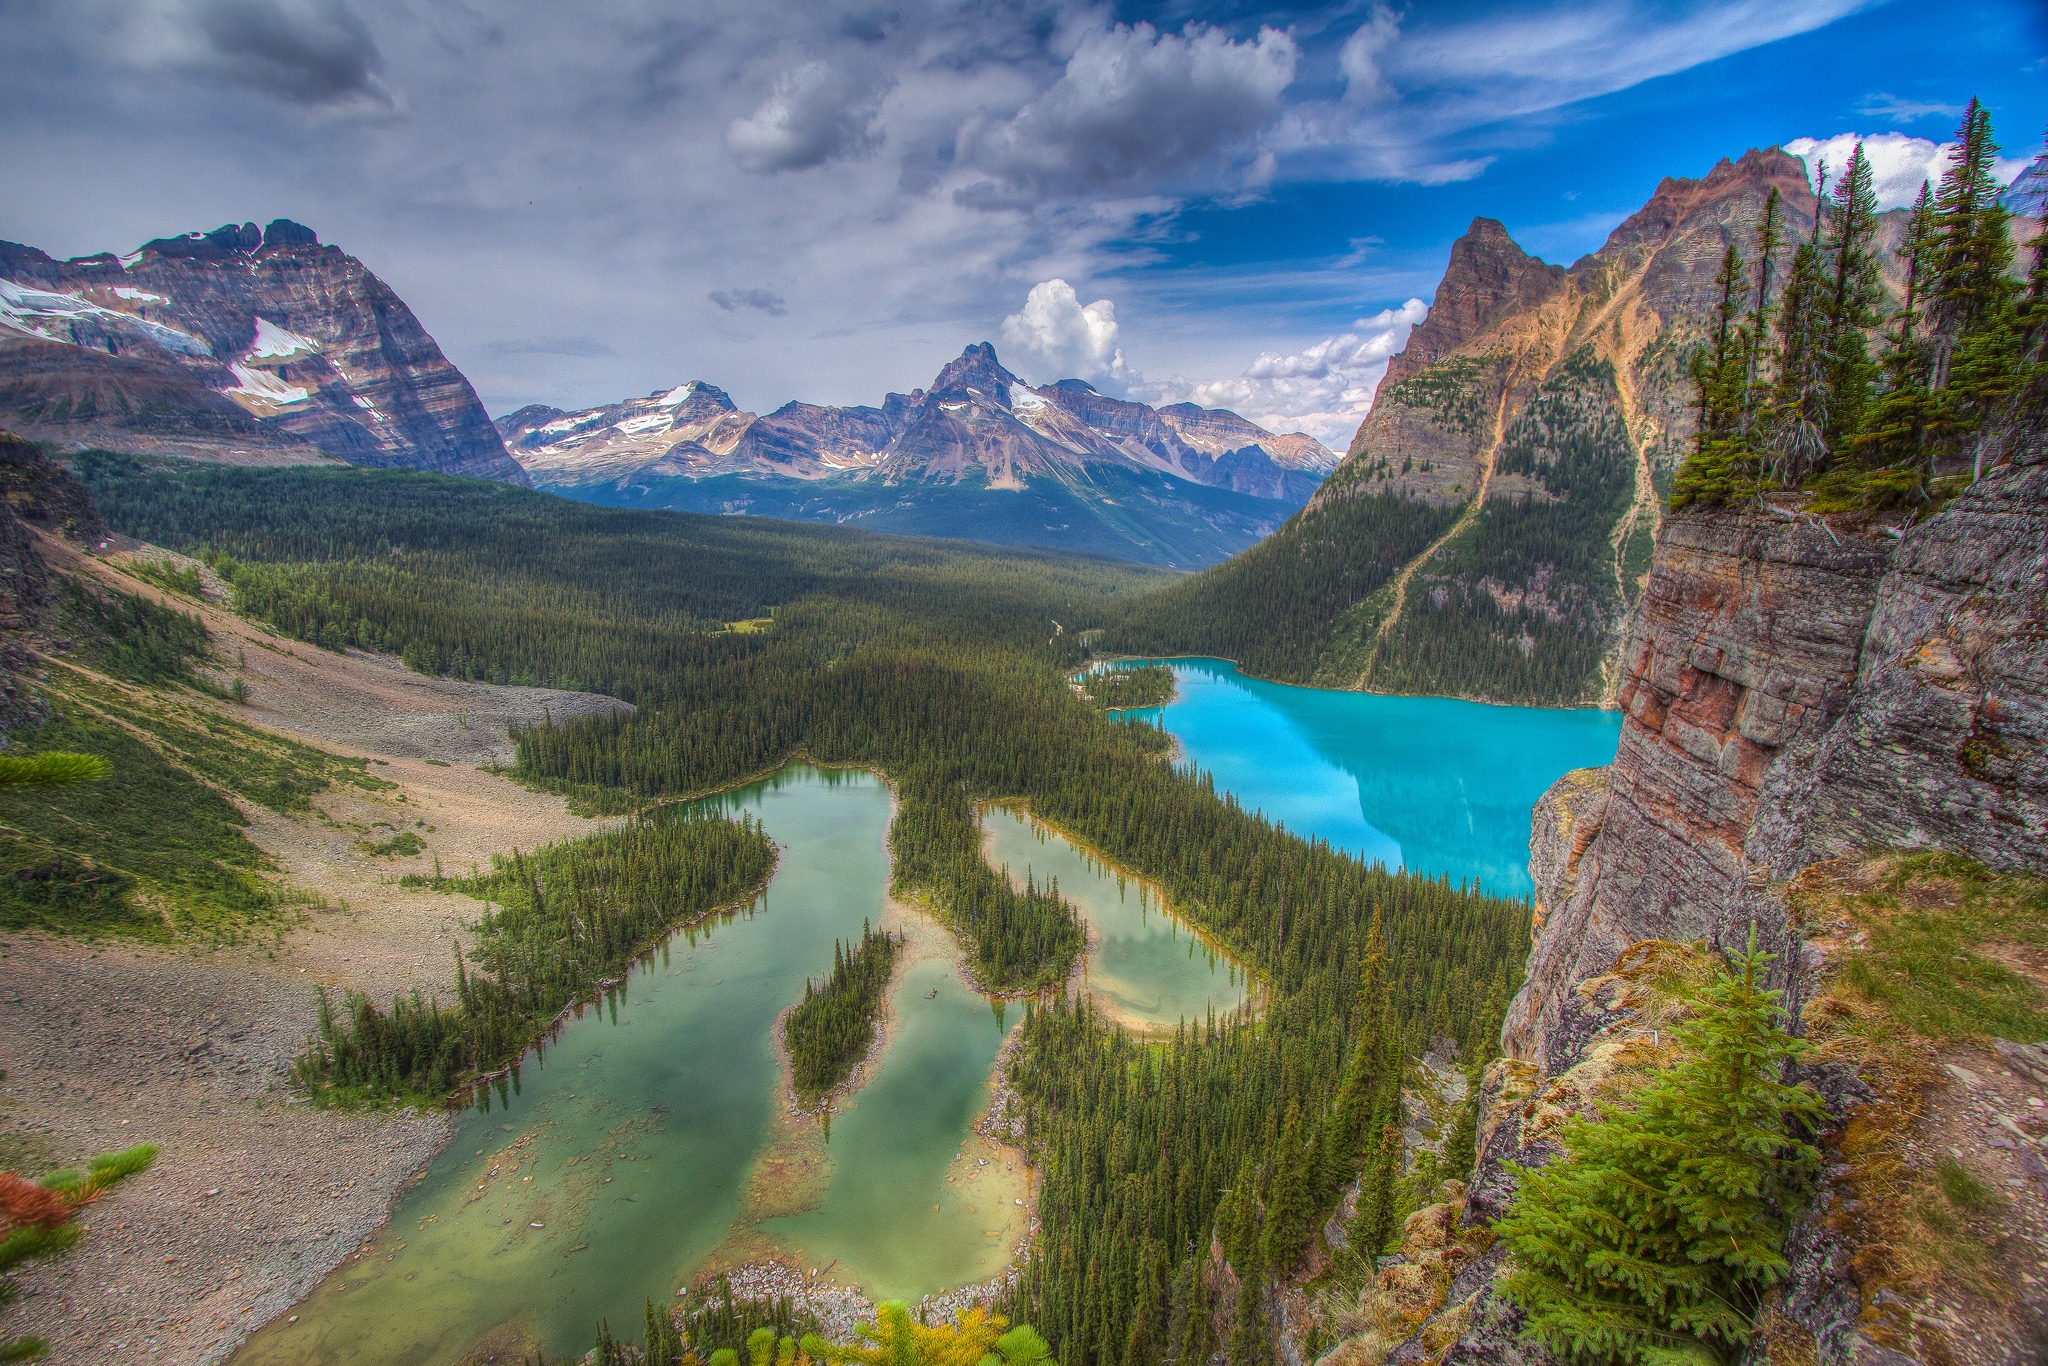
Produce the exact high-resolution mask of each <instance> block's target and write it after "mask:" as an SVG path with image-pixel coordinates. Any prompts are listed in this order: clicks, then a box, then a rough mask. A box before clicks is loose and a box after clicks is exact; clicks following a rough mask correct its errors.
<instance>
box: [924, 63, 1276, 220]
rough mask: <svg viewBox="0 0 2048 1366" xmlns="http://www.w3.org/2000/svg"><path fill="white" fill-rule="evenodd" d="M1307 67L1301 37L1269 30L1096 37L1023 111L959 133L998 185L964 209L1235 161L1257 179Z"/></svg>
mask: <svg viewBox="0 0 2048 1366" xmlns="http://www.w3.org/2000/svg"><path fill="white" fill-rule="evenodd" d="M1300 59H1301V49H1300V48H1298V47H1297V46H1296V45H1295V42H1294V40H1293V39H1292V38H1290V37H1288V36H1287V35H1286V34H1284V33H1281V32H1280V31H1278V30H1277V29H1271V28H1262V29H1260V30H1259V32H1258V34H1257V36H1255V37H1252V38H1247V39H1245V40H1244V41H1242V42H1233V41H1231V39H1230V37H1229V35H1227V34H1225V33H1224V32H1223V31H1222V30H1221V29H1215V28H1209V27H1207V26H1205V25H1202V24H1189V25H1188V26H1187V28H1185V29H1184V30H1182V31H1181V32H1180V33H1161V32H1159V31H1158V30H1157V29H1155V28H1153V27H1152V25H1150V24H1145V23H1139V24H1131V25H1125V24H1118V25H1116V26H1115V27H1113V28H1109V29H1103V30H1097V31H1093V32H1090V33H1087V34H1085V35H1084V36H1083V37H1082V38H1081V40H1080V42H1079V44H1078V46H1076V48H1075V49H1074V53H1073V55H1072V56H1071V57H1069V58H1068V59H1067V64H1066V69H1065V70H1064V71H1063V72H1062V73H1061V74H1060V77H1059V79H1058V80H1056V81H1054V82H1053V83H1052V85H1051V86H1050V87H1048V88H1047V89H1046V90H1045V91H1044V92H1043V93H1042V94H1040V95H1039V96H1038V97H1037V98H1035V99H1033V100H1031V101H1030V102H1029V103H1027V104H1025V105H1024V106H1023V107H1022V108H1021V109H1019V110H1018V111H1017V112H1016V114H1015V115H1013V116H1011V117H1009V118H993V117H990V116H988V115H986V114H983V115H980V116H977V117H975V118H971V119H969V120H968V121H967V122H966V123H965V124H964V125H963V126H962V127H961V129H960V132H959V135H958V137H957V138H956V140H955V153H954V154H955V158H956V160H958V161H960V162H962V163H964V164H967V165H970V166H973V167H976V168H979V169H980V170H982V171H984V172H987V173H988V174H990V175H992V176H994V177H995V179H994V181H992V182H988V183H986V184H983V185H978V186H969V187H966V188H965V189H963V191H962V192H961V193H960V195H959V198H960V202H962V203H981V204H987V205H995V204H1000V203H1010V202H1018V201H1019V200H1020V199H1021V198H1022V197H1024V196H1035V195H1047V194H1051V195H1078V194H1115V193H1126V192H1132V191H1144V190H1149V189H1151V188H1154V187H1156V186H1159V185H1166V184H1172V183H1176V182H1181V181H1186V180H1190V179H1195V178H1198V177H1201V176H1203V175H1204V174H1211V175H1213V174H1214V173H1216V172H1218V171H1220V170H1222V169H1224V168H1225V167H1226V166H1228V165H1231V164H1236V165H1237V166H1238V169H1240V170H1241V171H1249V172H1250V173H1251V174H1252V175H1253V176H1254V177H1256V176H1257V175H1258V174H1259V173H1260V171H1261V169H1262V163H1261V161H1260V158H1259V157H1258V149H1257V148H1256V147H1255V146H1254V144H1255V142H1256V140H1257V137H1258V135H1259V133H1260V132H1261V131H1262V130H1263V129H1265V128H1266V127H1267V126H1268V125H1269V124H1271V123H1272V122H1273V120H1274V119H1275V118H1276V117H1277V116H1278V115H1279V112H1280V94H1281V92H1282V91H1283V90H1285V89H1286V88H1287V87H1288V86H1289V85H1290V84H1292V83H1293V80H1294V71H1295V67H1296V65H1297V63H1299V61H1300ZM1270 164H1271V163H1270V161H1268V162H1265V163H1264V164H1263V165H1264V167H1265V168H1270ZM1005 192H1007V196H1006V195H1005Z"/></svg>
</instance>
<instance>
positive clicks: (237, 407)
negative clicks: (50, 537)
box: [0, 219, 525, 482]
mask: <svg viewBox="0 0 2048 1366" xmlns="http://www.w3.org/2000/svg"><path fill="white" fill-rule="evenodd" d="M0 275H4V277H5V280H4V282H0V401H4V402H5V404H6V411H7V412H8V413H9V415H10V416H11V417H12V418H13V419H14V420H16V421H17V423H18V424H19V425H20V426H21V428H22V430H23V431H24V432H25V433H27V434H28V435H32V436H40V437H46V438H49V439H53V440H61V441H67V442H85V441H90V442H95V443H99V444H104V445H111V446H115V447H117V448H118V447H126V448H129V449H137V448H146V449H156V450H167V451H174V452H182V453H186V454H196V455H202V456H215V457H221V456H227V457H233V456H241V457H243V458H261V457H263V456H265V455H271V456H273V457H287V458H289V457H299V458H307V457H315V456H316V453H324V454H325V455H327V456H330V457H334V458H338V459H342V460H346V461H349V462H350V463H353V464H364V465H384V466H404V467H409V468H415V469H430V470H439V471H442V472H444V473H449V474H464V475H475V476H480V477H484V478H494V479H507V480H512V481H514V482H525V476H524V474H523V472H522V471H521V470H520V468H519V466H518V464H517V462H515V461H513V460H512V459H511V458H510V457H509V456H507V455H506V454H505V448H504V444H503V442H502V441H500V439H499V437H498V433H497V430H496V429H495V428H494V427H493V426H492V425H491V421H490V418H489V415H488V414H486V413H485V412H484V409H483V405H482V404H481V403H480V402H478V400H477V397H476V393H475V391H474V390H472V389H471V388H470V385H469V381H468V380H466V379H464V378H463V376H462V373H461V372H460V371H458V370H457V369H456V368H455V367H454V366H453V365H452V364H450V363H449V361H448V359H447V357H445V356H443V355H442V354H441V349H440V347H438V346H437V345H435V343H434V339H433V338H432V337H430V336H428V335H427V333H426V331H425V329H423V328H422V327H421V326H420V325H419V321H418V319H416V318H415V317H413V315H412V312H411V310H409V309H408V308H406V306H405V303H404V301H402V300H401V299H399V297H398V296H397V295H396V294H394V293H393V292H392V291H391V289H390V287H389V286H387V285H386V284H385V283H384V282H383V281H382V280H380V279H378V278H377V277H376V276H375V275H374V274H372V273H371V272H370V270H369V269H368V268H367V267H366V266H364V265H363V263H362V262H361V261H358V260H357V259H356V258H354V257H353V256H350V255H348V254H346V253H345V252H343V251H342V250H341V249H340V248H338V247H332V246H322V245H320V244H319V241H318V239H317V238H316V237H315V235H314V234H313V233H312V231H311V230H310V229H307V228H304V227H301V226H300V225H298V224H295V223H290V222H287V221H285V220H283V219H280V220H278V221H277V222H274V223H272V224H271V225H270V228H269V229H268V230H266V231H263V232H259V231H258V230H257V229H256V227H255V225H254V224H243V225H241V226H240V227H239V228H238V227H235V226H233V225H230V226H228V227H225V228H220V229H217V230H216V231H214V232H211V233H203V234H202V233H194V234H191V235H189V236H187V237H177V238H161V239H158V240H156V241H154V242H150V243H148V244H146V245H145V246H144V247H143V248H142V250H141V251H140V252H139V253H137V254H136V256H135V257H134V258H132V259H129V260H123V259H121V258H117V257H114V256H111V255H105V254H102V255H99V256H91V257H82V258H79V259H77V260H73V261H56V260H53V259H51V258H50V257H49V256H47V255H45V254H44V253H42V252H40V251H36V250H34V249H33V248H29V247H24V246H21V245H19V244H16V243H5V244H0Z"/></svg>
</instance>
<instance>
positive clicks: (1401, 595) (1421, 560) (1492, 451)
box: [1357, 365, 1520, 692]
mask: <svg viewBox="0 0 2048 1366" xmlns="http://www.w3.org/2000/svg"><path fill="white" fill-rule="evenodd" d="M1519 368H1520V367H1519V365H1516V366H1511V367H1510V368H1509V370H1508V376H1507V380H1506V381H1505V382H1504V383H1503V384H1502V385H1501V390H1500V403H1499V405H1498V406H1497V407H1496V408H1495V409H1494V413H1493V440H1491V441H1489V442H1488V443H1487V444H1486V456H1485V463H1484V464H1483V465H1482V466H1481V467H1480V470H1479V491H1478V492H1477V493H1475V494H1473V495H1472V501H1471V502H1469V503H1467V504H1466V505H1465V510H1464V511H1463V512H1461V513H1459V514H1458V520H1457V521H1455V522H1452V523H1451V527H1450V530H1448V531H1446V532H1445V533H1444V534H1443V535H1441V536H1439V537H1437V538H1436V539H1435V540H1434V541H1431V542H1430V543H1429V544H1428V545H1427V546H1425V547H1424V548H1423V551H1422V553H1421V554H1420V555H1417V556H1416V557H1415V558H1414V559H1412V560H1410V561H1408V563H1407V564H1405V565H1403V566H1402V567H1401V572H1400V573H1399V574H1397V575H1395V576H1394V608H1393V610H1392V611H1390V612H1388V613H1387V615H1386V618H1385V620H1383V621H1381V622H1380V626H1379V630H1377V631H1376V632H1374V633H1373V638H1372V653H1370V654H1368V655H1367V656H1366V657H1365V667H1364V668H1362V669H1360V670H1359V671H1358V683H1357V688H1358V690H1359V691H1360V692H1368V691H1370V690H1371V683H1372V674H1373V670H1374V669H1375V668H1376V667H1378V665H1379V662H1380V647H1381V646H1382V645H1384V644H1386V642H1387V636H1388V635H1389V634H1390V633H1391V632H1392V631H1393V629H1394V627H1395V625H1396V624H1397V623H1398V622H1399V621H1400V620H1401V611H1402V609H1403V608H1405V607H1406V606H1407V605H1408V581H1409V580H1410V579H1412V578H1414V577H1415V571H1416V570H1418V569H1420V568H1422V566H1423V565H1425V564H1427V563H1429V558H1430V556H1432V555H1434V554H1436V552H1437V551H1439V550H1441V549H1443V548H1444V547H1445V546H1446V545H1449V544H1450V542H1451V540H1452V538H1453V537H1455V536H1457V535H1459V534H1460V533H1462V532H1463V531H1464V530H1465V529H1466V528H1467V527H1469V526H1471V525H1472V523H1474V522H1476V521H1478V520H1479V514H1480V512H1481V511H1482V510H1484V508H1485V507H1486V490H1487V488H1488V486H1489V485H1491V484H1492V483H1493V467H1494V464H1495V462H1496V461H1498V460H1499V458H1500V448H1501V443H1502V442H1503V441H1505V440H1506V439H1507V421H1508V395H1509V394H1511V393H1513V392H1514V389H1515V374H1516V372H1517V370H1519Z"/></svg>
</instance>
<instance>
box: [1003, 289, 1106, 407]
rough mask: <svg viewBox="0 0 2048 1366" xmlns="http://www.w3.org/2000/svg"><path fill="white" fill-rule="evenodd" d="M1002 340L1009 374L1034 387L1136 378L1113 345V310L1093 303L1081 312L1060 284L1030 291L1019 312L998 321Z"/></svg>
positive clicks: (1075, 299)
mask: <svg viewBox="0 0 2048 1366" xmlns="http://www.w3.org/2000/svg"><path fill="white" fill-rule="evenodd" d="M1002 336H1003V348H1004V349H1003V354H1004V355H1005V356H1007V357H1008V358H1009V364H1010V368H1011V369H1013V370H1015V371H1017V372H1018V373H1019V374H1021V375H1023V376H1024V377H1025V378H1026V379H1030V380H1035V381H1036V382H1038V383H1040V384H1049V383H1051V382H1052V381H1054V380H1058V379H1085V380H1087V381H1089V382H1090V383H1094V382H1096V381H1098V380H1107V381H1109V382H1111V383H1112V384H1117V385H1122V384H1125V383H1128V382H1129V381H1131V380H1133V379H1135V378H1136V375H1135V374H1134V373H1133V372H1132V371H1131V370H1130V368H1129V367H1128V366H1127V365H1125V363H1124V353H1123V351H1122V350H1120V349H1119V348H1118V346H1117V344H1116V343H1117V322H1116V305H1115V304H1113V303H1111V302H1110V301H1109V300H1107V299H1097V300H1096V301H1095V302H1094V303H1092V304H1088V305H1086V306H1085V307H1084V306H1083V305H1082V303H1081V296H1080V295H1078V294H1076V293H1074V287H1073V286H1072V285H1070V284H1068V283H1067V282H1066V281H1065V280H1041V281H1040V282H1039V283H1037V284H1035V285H1033V286H1032V287H1031V293H1030V294H1028V295H1027V296H1025V299H1024V307H1023V309H1022V310H1021V311H1019V312H1016V313H1012V314H1011V315H1010V316H1009V317H1007V318H1005V319H1003V331H1002Z"/></svg>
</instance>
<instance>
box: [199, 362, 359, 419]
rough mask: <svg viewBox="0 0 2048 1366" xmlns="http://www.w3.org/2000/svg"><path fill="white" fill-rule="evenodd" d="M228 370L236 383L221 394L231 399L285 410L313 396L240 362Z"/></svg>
mask: <svg viewBox="0 0 2048 1366" xmlns="http://www.w3.org/2000/svg"><path fill="white" fill-rule="evenodd" d="M228 370H229V372H230V373H232V374H233V375H234V377H235V381H236V382H235V385H234V387H233V388H231V389H223V390H221V392H222V393H224V394H226V395H227V396H228V397H230V398H244V399H250V400H253V401H254V402H256V403H258V404H267V405H269V406H270V407H273V408H284V407H288V406H290V405H291V404H294V403H303V402H305V401H306V400H307V399H309V398H311V397H312V396H313V391H312V390H311V389H306V388H302V387H300V386H299V385H296V384H287V383H286V382H285V381H283V380H281V379H279V378H278V377H277V376H276V375H273V374H271V373H270V371H268V370H257V369H253V368H251V367H249V366H247V365H243V364H241V363H240V362H239V361H230V362H229V363H228ZM356 402H358V403H361V404H363V406H364V407H366V408H367V407H369V406H370V405H369V404H368V403H366V402H364V400H362V399H357V400H356Z"/></svg>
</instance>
